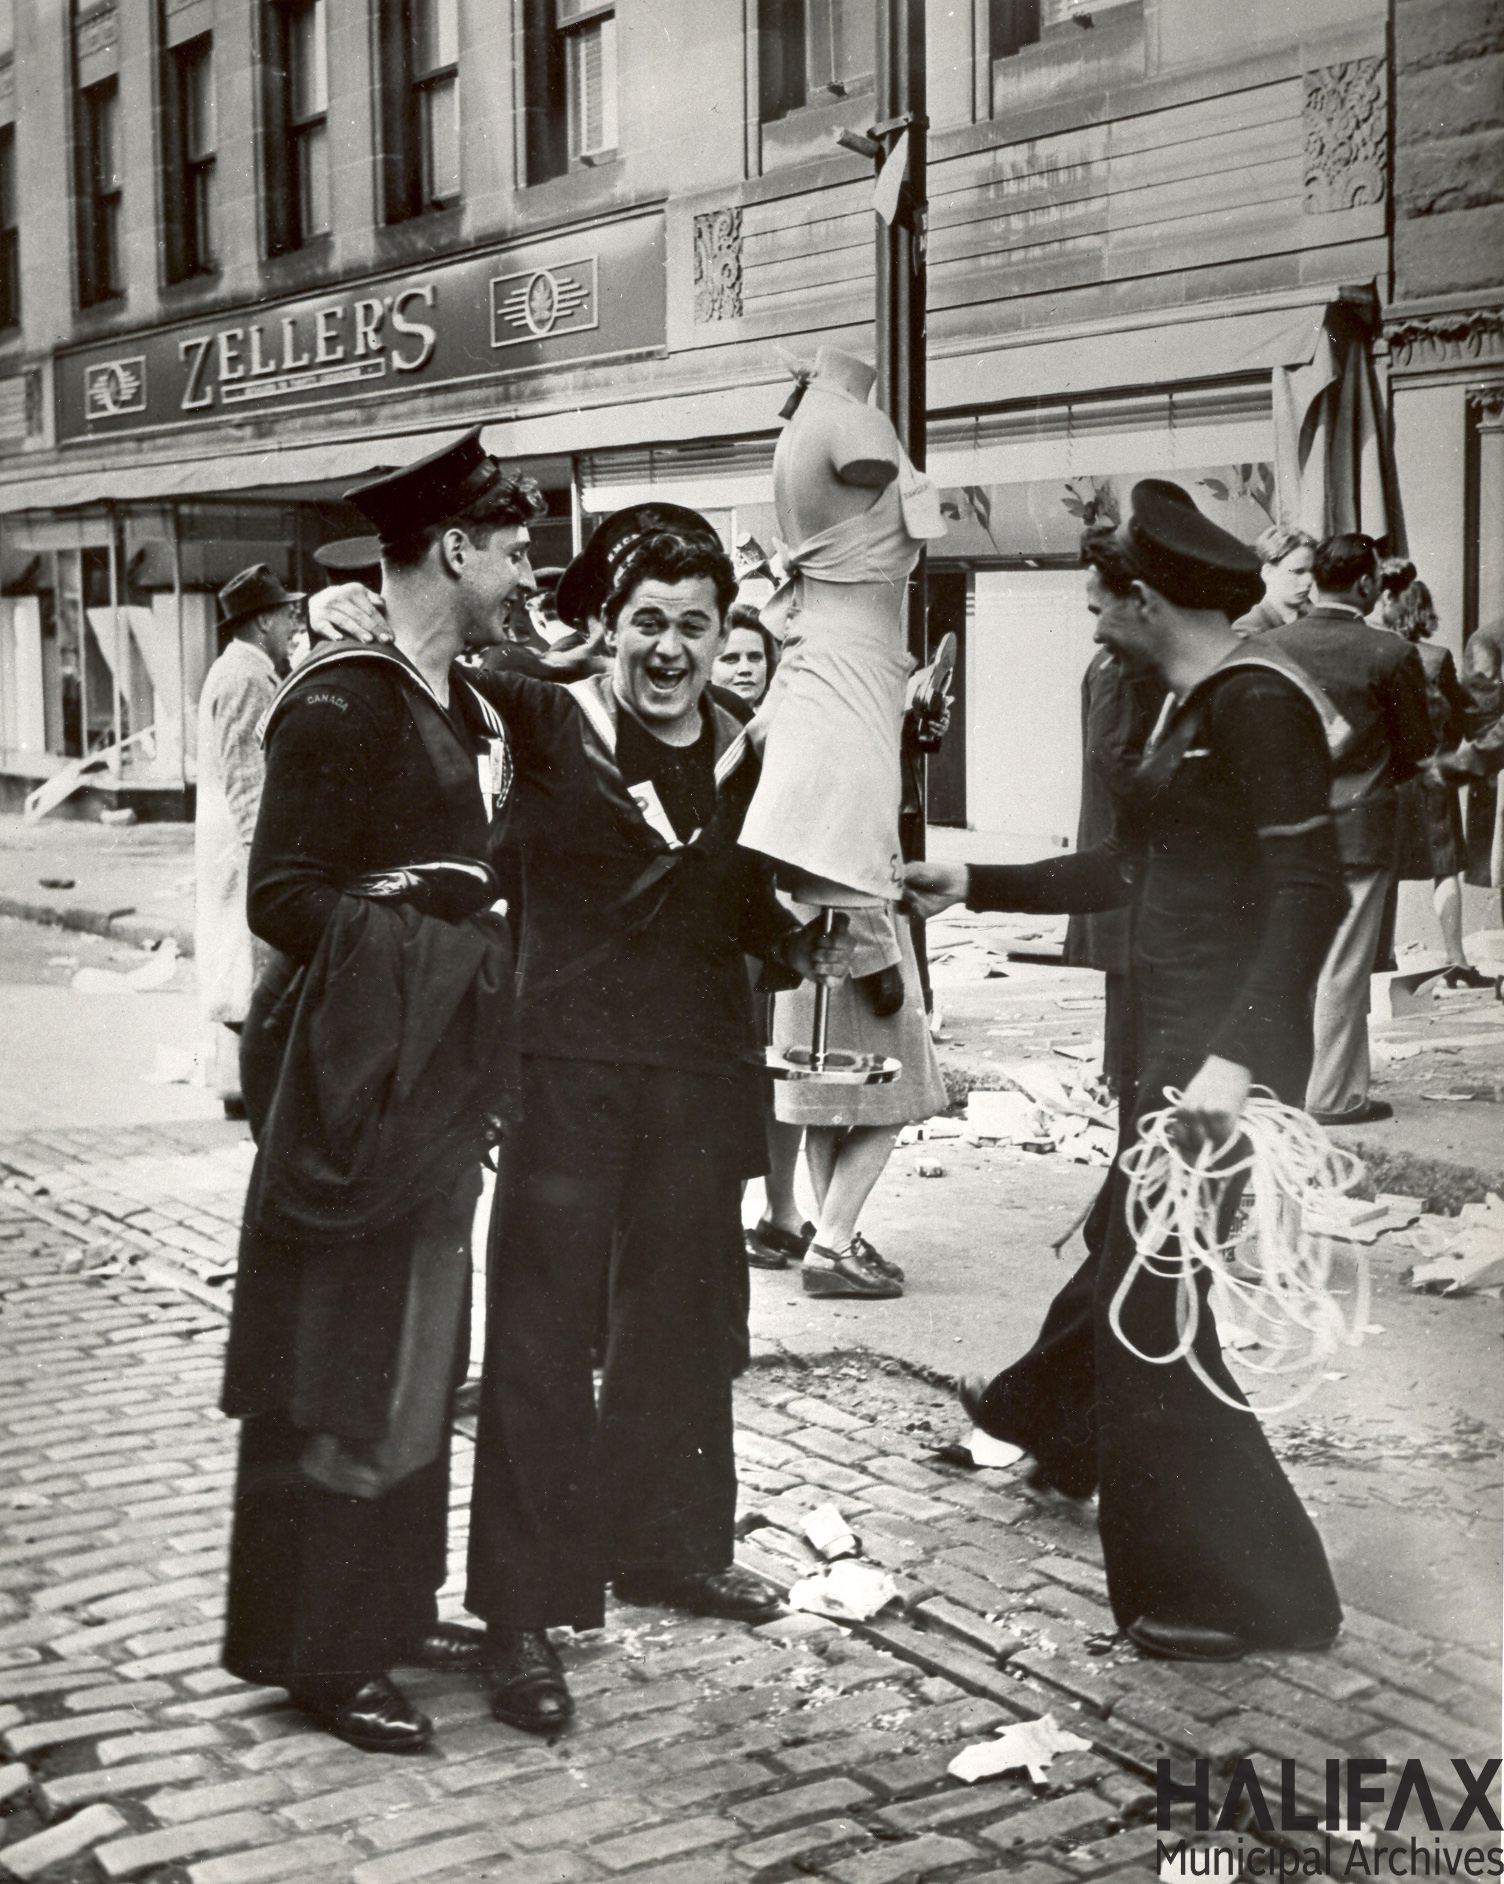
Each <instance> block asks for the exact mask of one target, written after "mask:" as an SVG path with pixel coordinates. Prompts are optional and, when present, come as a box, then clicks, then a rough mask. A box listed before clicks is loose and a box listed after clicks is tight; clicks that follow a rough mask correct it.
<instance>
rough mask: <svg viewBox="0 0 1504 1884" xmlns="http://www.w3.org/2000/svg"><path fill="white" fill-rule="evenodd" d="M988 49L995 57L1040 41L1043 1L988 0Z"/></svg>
mask: <svg viewBox="0 0 1504 1884" xmlns="http://www.w3.org/2000/svg"><path fill="white" fill-rule="evenodd" d="M987 40H988V51H989V53H990V54H991V56H992V57H993V58H994V59H1011V58H1012V56H1013V54H1014V53H1015V52H1021V51H1022V50H1023V48H1024V47H1025V46H1033V45H1037V44H1038V42H1039V0H987Z"/></svg>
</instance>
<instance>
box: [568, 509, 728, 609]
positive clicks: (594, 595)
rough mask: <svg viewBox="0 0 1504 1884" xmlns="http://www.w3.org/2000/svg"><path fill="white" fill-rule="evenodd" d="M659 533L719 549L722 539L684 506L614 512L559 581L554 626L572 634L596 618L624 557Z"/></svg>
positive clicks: (711, 527)
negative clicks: (701, 541) (562, 625)
mask: <svg viewBox="0 0 1504 1884" xmlns="http://www.w3.org/2000/svg"><path fill="white" fill-rule="evenodd" d="M660 530H663V531H669V532H671V533H672V534H673V535H675V536H692V537H706V538H708V539H709V540H710V541H711V542H713V543H714V544H715V545H716V547H717V548H719V547H720V542H721V539H720V538H719V537H718V536H717V535H716V533H715V529H714V527H713V525H711V524H709V523H707V522H706V520H705V518H703V517H702V516H701V515H700V513H699V511H698V510H690V509H689V508H687V506H685V505H684V504H664V503H659V502H656V501H653V502H649V503H646V504H630V505H628V507H627V508H626V509H625V510H616V511H613V512H612V513H611V515H610V516H609V517H607V518H606V519H605V521H604V522H603V523H601V524H599V525H598V526H597V528H596V532H595V535H594V536H593V537H591V539H590V541H589V542H588V543H587V544H586V545H585V547H584V549H582V550H581V551H580V553H579V555H578V556H576V557H575V559H574V561H573V562H572V563H571V564H570V565H569V567H568V568H567V569H566V570H565V571H564V573H563V575H562V576H560V578H559V586H558V589H557V590H556V591H555V595H554V607H555V608H556V609H557V610H558V612H559V620H560V621H562V622H567V623H568V624H569V626H570V627H571V628H583V627H584V625H585V623H586V622H587V621H588V620H589V619H590V617H591V616H592V615H598V614H599V613H600V610H601V604H602V603H603V602H604V601H605V599H606V597H607V596H608V595H609V594H610V592H611V582H612V578H613V577H614V576H615V574H616V571H617V570H618V569H619V568H620V567H621V564H622V561H623V559H624V558H625V557H626V555H627V554H628V552H629V551H630V550H631V549H632V548H633V547H634V546H635V545H636V544H638V543H640V542H641V541H642V539H643V538H644V537H645V536H655V535H657V533H658V532H659V531H660Z"/></svg>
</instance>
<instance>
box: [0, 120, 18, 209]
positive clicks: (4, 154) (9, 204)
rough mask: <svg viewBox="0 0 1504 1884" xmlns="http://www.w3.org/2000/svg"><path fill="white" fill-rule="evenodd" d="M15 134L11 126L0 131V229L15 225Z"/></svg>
mask: <svg viewBox="0 0 1504 1884" xmlns="http://www.w3.org/2000/svg"><path fill="white" fill-rule="evenodd" d="M15 155H16V133H15V128H14V126H12V125H9V124H8V125H6V127H5V129H4V130H3V131H0V229H13V228H14V227H15V223H16V174H15V171H16V165H15Z"/></svg>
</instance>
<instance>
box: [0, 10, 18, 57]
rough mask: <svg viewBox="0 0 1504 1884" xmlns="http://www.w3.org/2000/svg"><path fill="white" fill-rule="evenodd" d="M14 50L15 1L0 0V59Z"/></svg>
mask: <svg viewBox="0 0 1504 1884" xmlns="http://www.w3.org/2000/svg"><path fill="white" fill-rule="evenodd" d="M15 49H16V0H0V58H4V56H5V55H6V53H8V52H14V51H15Z"/></svg>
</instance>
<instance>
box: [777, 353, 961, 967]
mask: <svg viewBox="0 0 1504 1884" xmlns="http://www.w3.org/2000/svg"><path fill="white" fill-rule="evenodd" d="M801 377H802V375H801ZM875 377H876V376H875V374H874V372H873V369H872V368H871V367H870V366H868V365H867V364H866V363H865V362H864V361H861V360H858V359H854V358H853V357H852V356H851V355H850V354H847V353H841V352H839V351H838V350H837V349H835V348H834V347H821V348H820V350H819V352H818V353H817V354H816V356H815V364H814V368H813V371H812V372H811V373H810V374H809V376H808V379H807V382H806V383H805V385H804V387H803V393H802V397H798V398H797V405H796V408H795V410H794V411H793V413H792V416H791V417H790V420H789V424H788V426H787V428H786V429H785V431H784V433H783V436H782V438H780V440H779V442H778V449H777V451H776V452H775V454H774V457H773V498H774V504H775V507H776V511H777V518H778V530H779V535H780V538H781V544H780V547H781V549H782V552H783V559H784V562H785V564H786V566H787V567H788V569H789V572H790V574H789V579H788V581H787V582H785V583H784V585H783V587H782V588H781V589H780V590H779V591H778V593H777V594H776V595H775V596H774V597H773V598H772V600H771V601H770V602H769V603H768V605H767V607H766V609H765V610H764V611H763V619H764V620H765V622H766V623H767V625H768V626H769V627H770V628H771V629H772V630H773V632H774V634H776V635H779V636H781V638H782V640H783V654H782V657H781V659H780V662H779V667H778V672H777V674H776V675H775V677H774V680H773V684H772V686H771V687H770V688H769V689H768V693H767V696H766V698H765V699H764V701H763V703H762V706H761V707H760V708H759V710H758V714H757V718H756V720H755V721H754V722H753V734H754V737H755V738H757V739H758V740H759V742H760V744H761V746H762V778H761V782H760V783H759V785H758V788H757V791H756V793H755V794H754V796H753V799H752V803H751V805H750V807H749V808H748V811H747V818H746V822H745V824H744V826H743V829H742V842H743V843H744V844H745V845H747V846H748V847H749V848H751V849H753V850H759V851H762V852H763V853H764V854H765V855H766V856H769V857H772V858H774V859H775V860H776V861H777V862H778V863H779V865H780V866H782V868H781V869H780V871H779V880H780V883H781V884H782V886H783V887H784V888H785V889H786V890H788V891H789V892H790V893H791V894H792V895H793V896H794V897H795V899H796V900H797V901H799V902H801V903H805V904H812V905H816V906H820V907H825V908H830V907H838V908H844V909H874V910H876V909H881V908H883V906H885V905H886V904H887V903H888V902H890V901H891V900H892V899H893V898H894V897H896V896H897V895H898V894H899V892H900V871H901V867H902V866H901V859H900V855H899V844H898V806H899V794H900V771H899V732H900V726H901V723H902V718H903V700H904V687H905V683H906V682H907V679H908V675H909V668H910V665H911V663H910V660H909V655H908V650H907V648H906V647H905V645H904V634H903V600H904V586H905V583H906V582H907V580H908V576H909V572H910V570H912V568H913V567H914V564H915V562H916V561H917V560H918V557H919V552H920V550H921V549H922V547H923V544H924V541H925V539H927V538H931V537H938V536H942V535H944V532H945V525H944V523H943V522H942V520H941V517H940V506H939V499H938V496H937V494H936V492H935V489H934V486H933V485H931V484H930V482H929V480H928V479H927V478H925V477H923V476H922V475H921V474H920V473H919V472H917V471H915V469H914V467H913V466H912V465H911V464H910V463H909V461H908V459H907V457H906V455H905V453H904V451H903V448H902V446H901V445H900V444H899V441H898V434H897V433H896V432H895V431H894V429H893V426H892V424H891V422H890V421H889V420H888V418H887V417H886V416H885V415H884V414H883V413H881V412H879V411H877V410H876V408H875V407H872V406H870V405H868V403H867V396H868V394H869V393H870V392H871V390H872V384H873V380H874V378H875ZM862 926H863V925H861V924H858V925H857V927H858V929H860V928H861V927H862ZM873 926H874V929H875V930H882V931H887V932H888V934H889V940H888V942H887V944H886V945H885V946H883V947H882V959H881V960H878V959H875V958H874V959H868V960H866V961H863V960H858V962H857V963H856V964H855V965H854V969H853V972H854V973H855V974H859V975H860V974H863V973H869V972H872V970H874V969H876V968H879V967H882V966H883V965H885V963H891V962H896V961H897V959H898V951H897V947H896V944H894V943H893V942H892V940H891V924H889V923H888V922H887V921H886V918H885V917H884V919H882V920H880V921H879V922H878V923H876V924H874V925H873Z"/></svg>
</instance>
